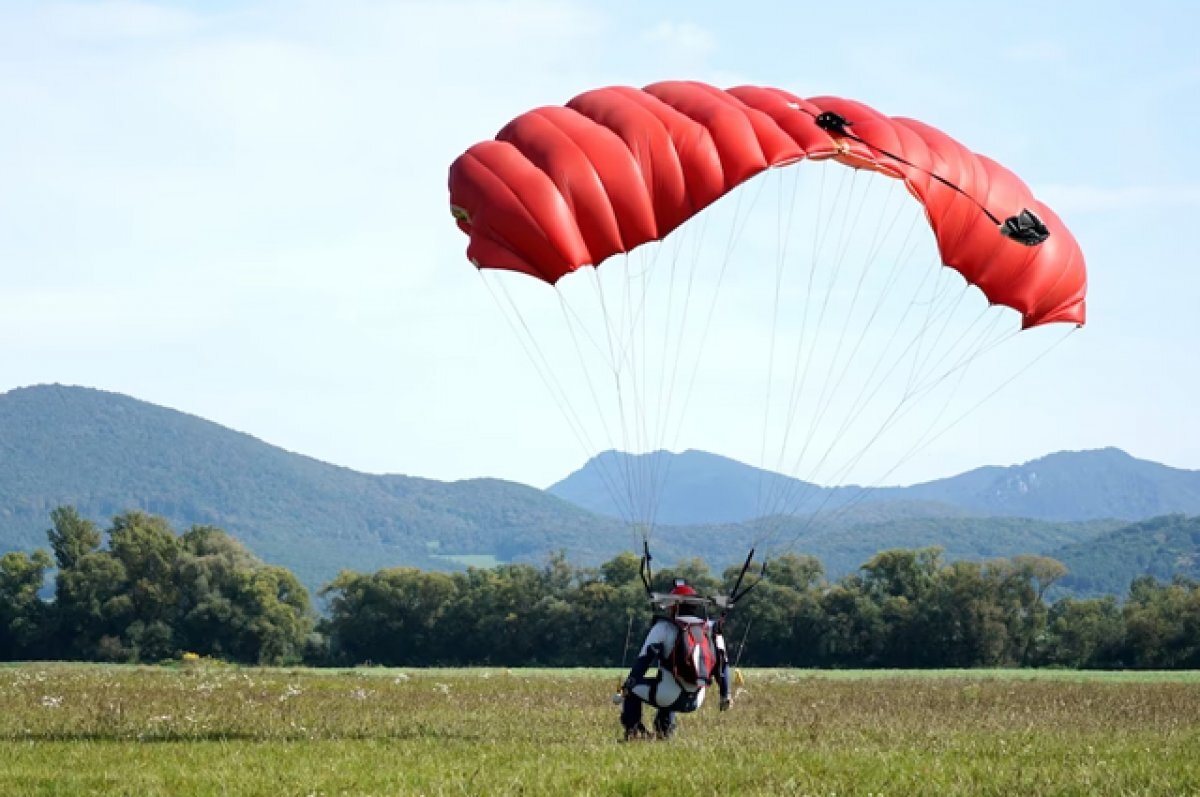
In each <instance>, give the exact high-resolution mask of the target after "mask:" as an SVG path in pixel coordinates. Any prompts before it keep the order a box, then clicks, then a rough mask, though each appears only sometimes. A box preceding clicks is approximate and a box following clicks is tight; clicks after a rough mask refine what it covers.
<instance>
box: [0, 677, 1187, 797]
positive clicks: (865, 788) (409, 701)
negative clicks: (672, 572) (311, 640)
mask: <svg viewBox="0 0 1200 797" xmlns="http://www.w3.org/2000/svg"><path fill="white" fill-rule="evenodd" d="M616 681H617V673H616V671H611V670H610V671H602V670H516V671H512V672H508V671H505V670H481V669H476V670H404V671H401V670H384V669H369V670H352V671H318V670H282V669H280V670H269V669H238V668H227V667H209V666H203V665H200V666H191V667H181V668H179V669H172V668H161V667H142V668H134V667H105V666H94V665H44V664H25V665H14V666H3V667H0V794H2V795H4V796H5V797H8V796H9V795H74V794H122V795H139V796H140V795H327V796H331V795H399V794H403V795H408V794H423V795H463V794H523V795H574V794H590V795H601V794H603V795H664V796H666V797H674V796H675V795H692V794H695V795H706V796H708V795H741V794H755V795H826V796H827V795H868V794H870V795H888V796H891V795H916V794H920V795H960V794H971V795H1035V794H1054V795H1074V794H1078V795H1174V794H1180V795H1183V794H1200V674H1198V673H1140V674H1130V673H1112V674H1106V673H1097V674H1079V673H1070V672H1044V671H1043V672H1029V671H971V672H945V671H938V672H929V673H913V672H865V673H810V672H801V671H749V672H747V673H746V682H745V684H744V686H743V687H742V690H741V694H739V695H738V699H737V703H736V705H735V706H734V708H733V710H732V711H729V712H727V713H724V714H722V713H719V712H718V711H717V710H716V705H715V700H714V701H713V704H711V705H706V706H704V708H702V709H701V711H699V712H698V713H696V714H693V715H690V716H685V717H683V721H682V727H681V733H680V735H679V737H678V738H676V739H674V740H672V741H670V742H637V743H630V744H624V743H618V741H617V738H618V735H619V734H618V726H617V721H616V709H615V707H614V706H613V705H612V704H611V703H610V702H609V699H610V697H611V695H612V692H613V689H614V687H615V684H616Z"/></svg>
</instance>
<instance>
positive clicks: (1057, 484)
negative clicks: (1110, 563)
mask: <svg viewBox="0 0 1200 797" xmlns="http://www.w3.org/2000/svg"><path fill="white" fill-rule="evenodd" d="M625 472H628V473H634V474H637V476H636V478H635V479H633V480H632V481H633V483H635V484H638V483H642V482H643V481H646V480H648V479H649V478H657V479H658V483H659V484H661V485H662V487H661V488H660V496H661V497H660V501H659V512H658V516H657V517H658V520H659V522H661V523H667V524H671V523H706V522H707V523H737V522H744V521H747V520H750V519H752V518H754V517H756V516H757V515H759V514H763V511H764V508H765V507H769V506H770V505H771V504H770V502H764V501H763V496H769V495H771V491H772V490H776V491H777V492H778V491H779V490H781V489H782V490H785V491H786V490H790V495H792V496H794V502H795V505H798V506H801V507H802V511H803V512H810V511H818V510H819V511H820V512H830V511H832V510H835V509H837V508H839V507H841V506H843V505H845V504H846V503H847V501H850V500H853V501H854V502H856V503H857V502H863V503H873V502H896V501H908V502H921V503H923V504H925V505H926V506H929V507H936V506H943V507H945V508H946V509H947V512H946V514H953V513H954V512H957V513H969V514H975V515H981V516H989V517H995V516H1005V517H1026V518H1036V519H1041V520H1055V521H1078V520H1095V519H1100V518H1118V519H1124V520H1142V519H1144V518H1148V517H1154V516H1157V515H1165V514H1170V513H1176V512H1178V513H1185V514H1200V471H1191V470H1179V469H1176V468H1170V467H1167V466H1165V465H1160V464H1158V463H1155V462H1147V461H1146V460H1140V459H1135V458H1134V457H1131V456H1130V455H1129V454H1126V453H1125V452H1124V451H1121V450H1119V449H1116V448H1105V449H1100V450H1096V451H1077V452H1075V451H1073V452H1060V453H1057V454H1050V455H1049V456H1046V457H1042V458H1041V459H1036V460H1033V461H1032V462H1027V463H1025V464H1023V465H1014V466H1012V467H1007V468H1005V467H986V468H978V469H976V470H972V471H968V472H967V473H963V474H960V475H958V476H953V477H950V478H947V479H938V480H937V481H931V482H925V483H923V484H916V485H913V486H911V487H883V488H859V487H834V488H829V487H821V486H817V485H814V484H810V483H807V482H803V481H799V480H795V479H789V478H787V477H785V476H780V475H778V474H773V473H769V472H766V471H762V470H759V469H758V468H754V467H751V466H749V465H744V464H742V463H740V462H737V461H735V460H731V459H726V458H725V457H719V456H716V455H714V454H708V453H705V452H703V451H684V452H683V453H681V454H671V453H668V452H663V451H660V452H656V453H654V454H643V455H638V456H635V455H628V454H621V453H617V452H612V451H609V452H605V453H603V454H601V455H599V456H597V457H594V458H593V459H592V460H591V461H589V462H588V463H587V464H586V465H585V466H584V467H583V468H581V469H580V470H578V471H576V472H574V473H572V474H571V475H570V476H568V477H567V478H565V479H563V480H562V481H560V482H558V483H557V484H554V485H553V486H551V487H550V488H549V492H551V493H552V494H554V495H557V496H559V497H560V498H564V499H566V500H568V501H571V502H572V503H575V504H577V505H579V506H582V507H586V508H587V509H590V510H592V511H593V512H598V513H600V514H605V515H610V516H612V517H621V516H623V513H622V502H623V501H625V500H626V499H625V498H624V497H623V496H620V497H619V498H618V499H614V498H613V496H612V494H611V491H609V490H608V489H606V484H609V483H616V484H618V485H621V484H624V483H625V481H629V480H625V481H622V480H621V479H620V478H619V476H620V474H622V473H625ZM618 492H619V491H618ZM951 508H953V511H951ZM624 514H627V513H624Z"/></svg>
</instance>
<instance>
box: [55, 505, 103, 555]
mask: <svg viewBox="0 0 1200 797" xmlns="http://www.w3.org/2000/svg"><path fill="white" fill-rule="evenodd" d="M50 521H51V522H52V523H53V524H54V525H53V527H52V528H50V530H49V531H47V532H46V536H47V537H48V538H49V539H50V548H51V550H53V551H54V559H55V561H56V562H57V563H58V568H59V570H70V569H71V568H73V567H74V566H75V564H76V563H77V562H78V561H79V560H80V559H81V558H83V557H84V556H87V555H88V554H90V553H93V552H95V551H96V549H97V548H99V547H100V542H101V535H100V529H98V528H96V524H95V523H93V522H92V521H90V520H85V519H84V518H82V517H80V516H79V512H78V511H77V510H76V509H75V507H73V506H60V507H58V508H57V509H54V510H52V511H51V512H50Z"/></svg>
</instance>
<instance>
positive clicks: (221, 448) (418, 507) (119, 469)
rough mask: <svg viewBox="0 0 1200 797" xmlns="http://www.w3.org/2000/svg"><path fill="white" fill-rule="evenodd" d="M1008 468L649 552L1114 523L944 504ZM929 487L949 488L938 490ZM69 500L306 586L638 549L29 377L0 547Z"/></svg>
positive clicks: (541, 498) (14, 423) (746, 472)
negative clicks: (167, 528)
mask: <svg viewBox="0 0 1200 797" xmlns="http://www.w3.org/2000/svg"><path fill="white" fill-rule="evenodd" d="M1116 453H1117V455H1119V456H1116V455H1111V454H1105V455H1104V456H1106V457H1108V458H1109V459H1112V460H1113V461H1116V462H1118V463H1119V462H1121V461H1122V458H1128V457H1127V455H1124V454H1121V453H1120V452H1116ZM613 456H619V455H613ZM664 456H666V457H671V456H678V457H681V458H682V461H683V462H684V464H685V465H686V466H685V467H675V465H679V462H676V463H673V466H672V470H671V478H672V482H671V484H675V483H676V482H675V481H674V480H675V479H676V478H679V479H680V481H679V482H678V483H679V484H682V485H685V486H687V485H689V484H690V485H693V486H695V485H696V484H699V485H701V486H704V485H706V484H708V482H706V481H705V479H711V478H713V477H712V476H711V475H709V476H706V471H705V469H704V467H703V466H704V464H705V463H706V462H711V461H716V462H718V463H719V465H720V468H719V469H718V470H716V471H715V473H717V474H718V476H719V478H720V479H728V480H731V482H737V483H738V484H739V485H740V487H739V489H740V491H741V492H740V493H739V496H740V497H739V499H738V500H739V501H741V503H740V504H738V503H735V504H734V506H733V509H734V510H737V509H739V507H745V506H747V505H749V504H750V503H751V502H752V501H753V500H755V498H756V496H755V495H754V492H755V491H757V490H758V489H759V485H760V484H761V483H763V480H764V479H765V480H767V483H768V484H769V482H770V480H771V479H782V478H783V477H778V476H774V475H773V474H765V473H762V472H757V471H753V469H747V468H746V466H744V465H741V463H737V462H735V461H733V460H729V459H725V458H722V457H715V456H714V455H709V454H705V453H704V452H695V451H692V452H685V454H683V455H664ZM1054 456H1058V455H1054ZM1045 459H1046V460H1050V459H1052V457H1047V458H1045ZM1128 459H1130V460H1132V458H1128ZM1040 461H1041V460H1039V462H1040ZM664 462H665V460H664ZM1135 462H1136V461H1135ZM1144 464H1146V465H1150V466H1153V467H1154V468H1161V467H1162V466H1155V465H1154V463H1144ZM584 470H585V471H586V467H585V469H584ZM1167 470H1170V469H1167ZM993 472H994V473H995V474H996V475H995V477H993ZM1012 472H1013V469H1006V468H985V469H979V470H976V471H972V472H970V473H969V474H963V475H962V477H954V478H951V479H946V480H941V482H940V483H939V482H931V483H929V484H928V485H919V486H918V487H921V488H925V489H920V490H913V488H889V490H885V491H880V492H879V493H878V494H876V495H871V496H869V497H868V500H865V501H864V502H863V503H861V504H859V505H856V506H854V507H852V508H849V509H847V508H845V507H843V509H841V510H839V511H837V512H828V513H825V514H822V515H821V516H820V518H819V522H813V521H812V520H811V519H809V518H804V517H784V518H779V519H776V520H771V519H762V520H759V521H756V522H755V523H749V524H743V523H736V522H724V523H721V522H712V521H711V520H710V521H709V522H708V523H705V524H703V525H700V524H695V525H685V526H671V525H662V526H660V527H658V528H657V529H656V531H655V535H654V547H655V554H656V556H657V557H658V559H659V560H660V561H661V562H670V561H673V560H676V559H679V558H683V557H690V556H699V557H702V558H704V559H706V560H707V561H708V562H709V563H710V565H711V566H712V567H713V568H714V569H719V568H721V567H724V566H726V565H728V564H731V563H732V562H734V561H735V560H740V559H741V558H742V557H744V556H745V552H746V550H747V549H748V547H749V546H750V544H751V542H752V541H753V540H754V539H755V538H756V537H759V536H762V532H763V529H764V528H769V529H770V533H769V534H767V535H766V536H767V537H768V538H769V539H768V540H767V544H765V545H763V546H761V547H760V553H778V552H781V551H784V550H795V551H797V552H800V553H808V554H813V555H815V556H818V557H819V558H821V559H822V561H823V562H825V564H826V568H827V571H828V573H829V574H830V575H831V576H837V575H840V574H842V573H845V572H848V571H850V570H853V569H854V568H856V567H857V566H858V565H860V564H862V562H864V561H865V560H866V559H867V558H869V557H870V556H871V555H872V554H874V553H875V552H876V551H878V550H880V549H882V548H893V547H921V546H924V545H934V544H937V545H942V546H943V547H944V548H945V549H946V553H947V557H948V558H960V557H966V558H986V557H991V556H1010V555H1013V554H1017V553H1048V552H1050V551H1054V550H1059V549H1063V548H1064V546H1069V545H1076V544H1085V543H1086V542H1087V541H1088V540H1091V539H1093V538H1096V537H1098V536H1099V535H1101V534H1104V533H1107V532H1111V531H1113V530H1114V529H1117V528H1118V527H1121V526H1124V525H1126V524H1124V523H1120V522H1116V521H1091V522H1059V521H1045V520H1036V519H1024V518H1012V517H1009V518H987V517H982V516H980V512H979V510H978V509H976V508H973V507H972V506H970V505H969V506H967V507H963V506H956V505H954V504H953V503H951V502H947V500H946V499H947V498H948V497H949V498H956V499H958V500H966V499H963V498H962V495H966V496H967V497H968V498H970V497H971V496H979V495H980V494H981V490H982V489H983V488H982V487H981V486H980V485H987V484H994V483H995V479H996V478H1000V477H1004V476H1006V475H1007V476H1011V475H1012ZM1179 473H1180V474H1184V476H1186V475H1187V474H1190V473H1192V472H1189V471H1180V472H1179ZM571 478H573V477H571ZM571 478H568V479H567V480H564V482H570V481H571ZM739 479H740V480H741V481H740V482H739V481H738V480H739ZM989 479H990V481H989ZM560 484H561V483H560ZM576 484H577V485H578V482H576ZM779 484H780V485H782V484H783V483H782V482H779ZM939 484H941V485H942V486H943V487H945V485H949V486H950V487H955V488H957V489H959V492H956V491H955V489H934V488H933V486H937V485H939ZM1190 484H1191V482H1190V481H1188V479H1187V478H1183V479H1182V481H1181V484H1180V485H1178V486H1177V487H1178V490H1179V493H1180V494H1181V495H1186V494H1187V490H1188V489H1190V486H1189V485H1190ZM964 485H965V486H964ZM968 488H969V489H968ZM813 489H817V490H820V489H823V488H816V487H814V488H813ZM847 491H853V494H855V495H857V494H858V492H859V491H858V489H857V488H842V492H835V493H832V494H831V495H832V498H831V500H830V502H828V504H827V506H826V509H827V510H828V509H831V508H833V507H835V506H839V505H843V504H844V503H845V501H844V497H845V496H848V495H850V493H849V492H847ZM560 492H561V491H560ZM985 492H986V491H985ZM1163 494H1164V491H1159V495H1160V498H1161V495H1163ZM682 495H684V496H685V497H686V492H685V493H683V494H682ZM713 495H717V493H715V492H714V493H713ZM711 497H712V496H710V498H711ZM966 503H968V504H970V503H971V502H970V501H969V500H966ZM976 503H978V502H976ZM63 504H71V505H74V506H76V507H77V508H78V509H79V511H80V512H81V513H82V514H83V515H85V516H86V517H90V518H92V519H93V520H96V521H97V522H99V523H101V525H105V524H106V523H107V521H108V519H109V518H111V516H112V515H114V514H117V513H119V512H122V511H125V510H127V509H134V508H137V509H143V510H146V511H149V512H153V513H155V514H161V515H164V516H166V517H167V518H168V519H170V520H171V521H172V522H173V524H174V525H175V526H176V528H177V529H178V530H180V531H182V530H184V529H186V528H187V527H188V526H190V525H192V524H211V525H215V526H219V527H222V528H224V529H226V530H228V531H229V532H231V533H232V534H234V535H235V536H236V537H238V538H239V539H241V540H242V541H243V542H244V543H245V544H246V545H247V546H248V547H250V548H251V549H252V550H254V551H255V553H257V554H258V555H259V556H261V557H262V558H264V559H265V560H267V561H269V562H272V563H278V564H282V565H284V566H286V567H288V568H290V569H292V570H293V571H295V572H296V574H297V575H298V576H299V577H300V578H301V579H302V580H303V581H304V582H305V583H306V584H307V585H308V586H309V587H310V588H312V587H316V586H318V585H320V584H321V583H324V582H326V581H328V580H330V579H331V578H332V577H333V576H335V575H336V573H337V572H338V571H339V570H340V569H343V568H348V569H355V570H363V571H372V570H377V569H379V568H382V567H391V566H397V565H412V566H418V567H423V568H428V569H447V568H450V567H455V566H456V565H455V564H454V563H452V562H450V561H448V560H446V559H444V558H441V555H491V556H494V557H496V558H497V559H499V560H502V561H534V562H537V561H542V560H543V559H544V558H545V556H546V555H547V554H548V553H549V552H551V551H555V550H559V549H562V550H565V551H566V552H567V555H568V556H569V557H570V558H571V559H572V560H574V561H577V562H580V563H598V562H599V561H602V560H604V559H607V558H611V557H612V556H613V555H615V554H616V553H618V552H619V551H622V550H629V549H631V548H636V547H637V546H636V544H635V541H634V539H633V537H632V534H631V533H630V531H629V530H628V529H627V527H625V526H624V525H623V524H622V523H620V522H619V521H617V520H614V519H612V518H609V517H605V516H603V515H600V514H596V513H593V512H589V511H587V510H585V509H581V508H579V507H577V506H575V505H573V504H572V503H570V502H568V501H566V500H563V499H562V498H559V497H556V496H554V495H550V494H547V493H546V492H544V491H541V490H537V489H535V488H532V487H528V486H525V485H521V484H516V483H513V482H507V481H503V480H499V479H472V480H466V481H459V482H441V481H435V480H431V479H423V478H418V477H412V476H403V475H384V476H379V475H370V474H363V473H358V472H355V471H352V470H349V469H347V468H342V467H338V466H335V465H331V464H328V463H324V462H320V461H318V460H315V459H312V458H310V457H306V456H303V455H300V454H294V453H291V452H288V451H285V450H283V449H280V448H278V447H276V446H272V445H269V444H267V443H264V442H262V441H261V440H258V439H256V438H254V437H252V436H251V435H248V434H243V433H241V432H235V431H232V430H230V429H227V428H225V427H222V426H220V425H218V424H215V423H212V422H210V421H206V420H203V419H201V418H198V417H195V416H192V415H187V414H185V413H181V412H177V411H175V410H170V409H167V408H164V407H159V406H155V405H152V404H148V403H146V402H142V401H139V400H136V399H133V398H129V397H127V396H122V395H119V394H114V393H108V392H104V391H99V390H93V389H89V388H78V387H64V386H59V385H53V386H39V387H32V388H21V389H18V390H13V391H11V392H9V393H5V394H2V395H0V551H4V550H10V549H24V550H30V549H32V548H34V547H45V546H46V537H45V530H46V528H47V527H48V526H49V523H50V521H49V513H50V510H52V509H53V508H54V507H56V506H59V505H63ZM693 509H694V507H693ZM729 511H730V513H731V514H736V512H733V510H729ZM1177 511H1178V510H1177ZM718 518H719V515H718Z"/></svg>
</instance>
